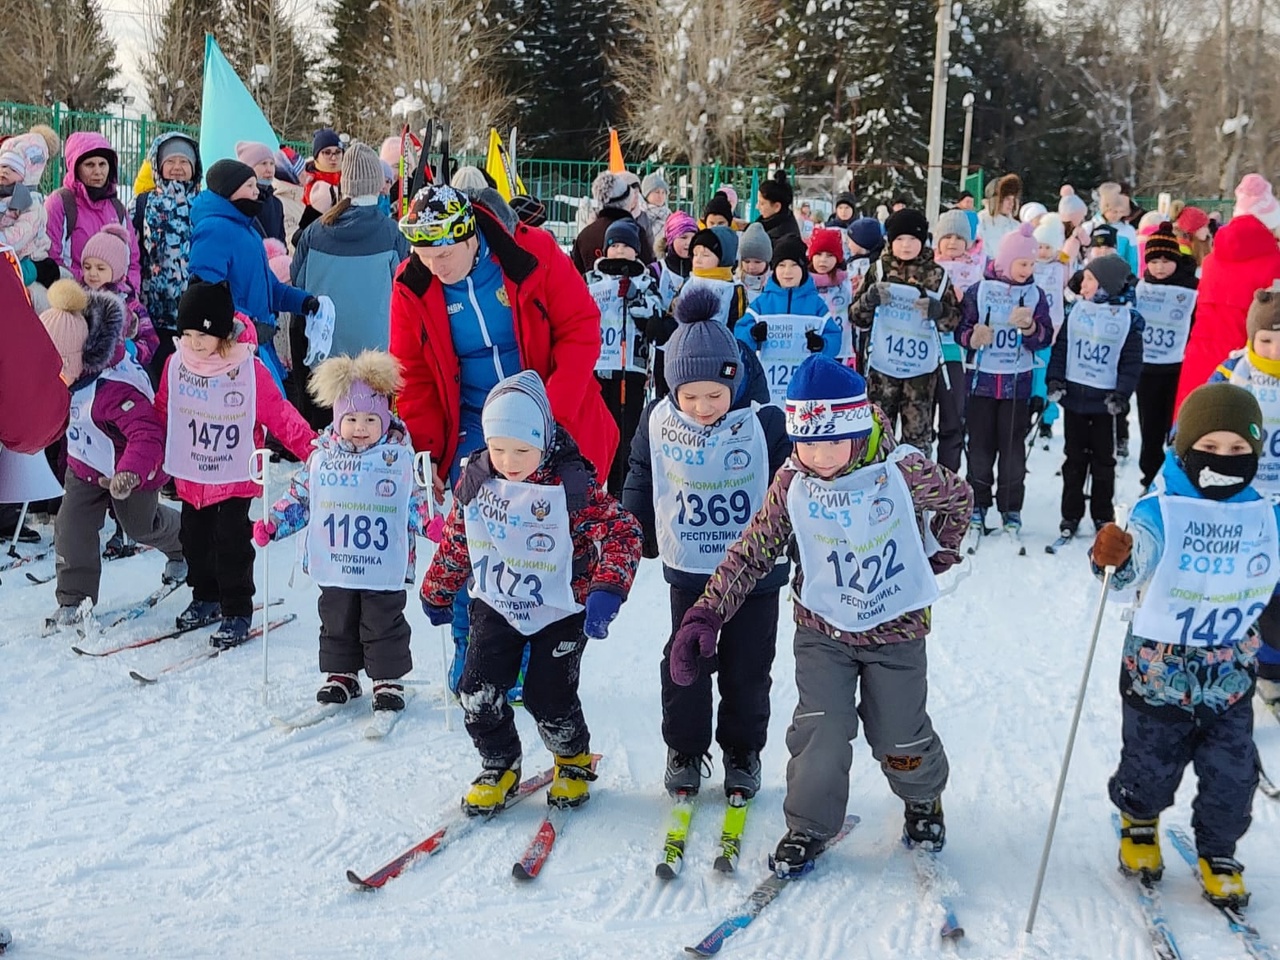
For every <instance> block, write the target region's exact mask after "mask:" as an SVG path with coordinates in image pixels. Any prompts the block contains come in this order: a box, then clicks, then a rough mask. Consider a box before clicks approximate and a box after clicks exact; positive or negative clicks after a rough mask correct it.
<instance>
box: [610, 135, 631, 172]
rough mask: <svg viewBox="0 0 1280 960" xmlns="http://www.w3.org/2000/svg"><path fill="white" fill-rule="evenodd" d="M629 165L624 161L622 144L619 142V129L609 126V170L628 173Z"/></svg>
mask: <svg viewBox="0 0 1280 960" xmlns="http://www.w3.org/2000/svg"><path fill="white" fill-rule="evenodd" d="M626 170H627V165H626V164H625V163H623V162H622V145H621V144H620V143H618V131H617V130H615V129H613V127H610V128H609V172H610V173H626Z"/></svg>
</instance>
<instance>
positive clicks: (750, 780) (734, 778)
mask: <svg viewBox="0 0 1280 960" xmlns="http://www.w3.org/2000/svg"><path fill="white" fill-rule="evenodd" d="M759 792H760V753H759V751H757V750H726V751H725V752H724V795H725V796H726V797H732V796H733V795H734V794H735V793H737V794H741V795H742V798H743V799H744V800H750V799H751V798H752V797H754V796H755V795H756V794H757V793H759Z"/></svg>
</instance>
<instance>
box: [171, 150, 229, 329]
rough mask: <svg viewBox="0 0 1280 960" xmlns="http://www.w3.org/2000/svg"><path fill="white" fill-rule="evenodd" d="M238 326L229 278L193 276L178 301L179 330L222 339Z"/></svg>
mask: <svg viewBox="0 0 1280 960" xmlns="http://www.w3.org/2000/svg"><path fill="white" fill-rule="evenodd" d="M216 165H217V164H215V166H216ZM235 329H236V306H235V302H234V301H233V300H232V299H231V287H230V286H228V285H227V283H226V281H223V282H222V283H205V281H203V280H201V279H200V278H199V277H192V278H191V282H190V283H188V284H187V289H186V291H185V292H184V293H183V294H182V299H181V300H179V301H178V332H179V333H181V332H182V331H184V330H196V331H199V332H200V333H207V334H209V336H211V337H217V338H218V339H219V340H230V339H231V337H232V336H234V335H235Z"/></svg>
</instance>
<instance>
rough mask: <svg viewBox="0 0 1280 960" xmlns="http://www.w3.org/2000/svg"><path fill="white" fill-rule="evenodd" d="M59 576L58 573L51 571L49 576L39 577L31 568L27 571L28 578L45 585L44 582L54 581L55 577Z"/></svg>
mask: <svg viewBox="0 0 1280 960" xmlns="http://www.w3.org/2000/svg"><path fill="white" fill-rule="evenodd" d="M57 576H58V575H57V574H56V573H51V574H49V575H48V576H47V577H37V576H36V575H35V574H34V573H32V572H31V571H30V570H28V571H27V579H28V580H30V581H31V582H32V583H35V584H41V585H43V584H46V583H52V582H53V581H54V579H55V578H56V577H57Z"/></svg>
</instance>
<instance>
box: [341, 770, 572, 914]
mask: <svg viewBox="0 0 1280 960" xmlns="http://www.w3.org/2000/svg"><path fill="white" fill-rule="evenodd" d="M553 777H555V768H554V767H548V768H547V769H546V770H543V771H542V772H541V773H538V774H535V775H534V776H532V777H529V779H527V780H525V781H524V782H522V783H521V784H520V786H518V787H516V792H515V793H513V794H512V795H511V798H510V799H509V800H507V803H506V806H504V807H503V808H502V809H503V810H509V809H511V808H512V807H513V806H515V805H516V804H517V803H519V802H520V801H521V800H524V799H526V798H527V797H530V796H532V795H533V794H535V793H537V792H538V791H539V790H541V789H542V788H543V787H545V786H546V785H547V784H549V783H550V782H551V780H552V778H553ZM501 812H502V811H501V810H499V811H497V813H494V814H493V815H491V816H488V817H469V816H467V815H466V813H464V812H462V811H457V812H456V813H454V815H453V816H452V817H451V818H450V819H449V821H448V822H447V823H445V825H444V826H443V827H441V828H440V829H439V830H437V831H436V832H435V833H433V834H431V836H429V837H427V838H426V839H425V840H423V841H422V842H421V843H418V844H415V845H414V846H412V847H410V848H409V849H408V850H406V851H405V852H404V853H402V854H400V855H399V856H398V857H396V858H395V859H394V860H392V861H390V862H389V863H387V864H385V865H384V866H381V867H379V868H378V869H377V870H375V871H373V873H371V874H369V875H368V876H365V877H362V876H360V875H359V874H358V873H356V872H355V871H354V870H348V871H347V879H348V880H349V881H350V882H351V883H353V884H355V885H356V886H357V887H359V888H360V889H361V890H377V889H379V888H380V887H383V886H385V885H386V883H387V881H389V880H393V879H395V878H396V877H398V876H400V874H402V873H404V872H405V870H407V869H408V867H409V864H411V863H413V861H415V860H417V859H418V858H419V857H432V856H435V855H436V854H437V853H439V852H440V851H441V850H443V849H444V848H445V846H446V845H448V844H450V843H453V842H455V841H457V840H458V839H459V838H460V837H463V836H465V835H466V834H467V833H470V832H471V830H472V829H473V828H474V827H475V826H476V824H478V823H484V822H486V821H488V820H492V819H493V817H495V816H497V815H498V813H501Z"/></svg>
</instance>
